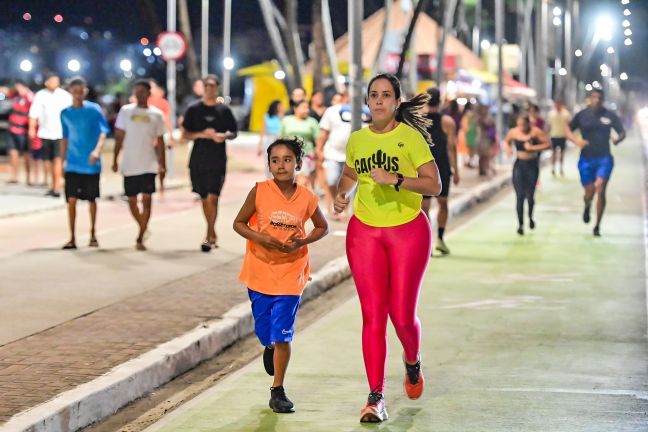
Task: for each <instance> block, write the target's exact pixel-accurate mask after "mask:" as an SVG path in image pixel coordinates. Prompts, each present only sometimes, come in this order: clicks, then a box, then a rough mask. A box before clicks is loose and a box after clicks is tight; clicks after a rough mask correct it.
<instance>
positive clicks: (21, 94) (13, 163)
mask: <svg viewBox="0 0 648 432" xmlns="http://www.w3.org/2000/svg"><path fill="white" fill-rule="evenodd" d="M14 88H15V89H16V91H15V93H14V95H13V98H12V108H11V114H9V133H10V135H11V140H10V141H9V165H10V167H11V177H10V179H9V183H12V184H15V183H18V171H19V170H20V157H21V156H23V158H24V162H25V174H26V181H25V182H26V183H27V184H28V185H29V184H31V179H30V173H29V168H30V165H31V164H30V157H29V156H30V155H29V151H30V146H29V137H28V136H27V129H28V126H29V107H31V104H32V100H34V93H32V91H31V90H30V89H29V87H27V85H26V84H25V83H24V82H23V81H20V80H17V81H16V82H15V83H14Z"/></svg>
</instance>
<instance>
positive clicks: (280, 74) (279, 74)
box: [274, 70, 286, 80]
mask: <svg viewBox="0 0 648 432" xmlns="http://www.w3.org/2000/svg"><path fill="white" fill-rule="evenodd" d="M274 77H275V78H276V79H278V80H283V79H285V78H286V72H284V71H282V70H278V71H276V72H275V73H274Z"/></svg>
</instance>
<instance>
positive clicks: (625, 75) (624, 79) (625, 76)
mask: <svg viewBox="0 0 648 432" xmlns="http://www.w3.org/2000/svg"><path fill="white" fill-rule="evenodd" d="M619 78H621V81H626V80H627V79H628V74H627V73H625V72H622V73H621V75H619Z"/></svg>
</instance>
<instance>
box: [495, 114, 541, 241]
mask: <svg viewBox="0 0 648 432" xmlns="http://www.w3.org/2000/svg"><path fill="white" fill-rule="evenodd" d="M513 147H515V152H516V157H517V158H516V160H515V164H514V165H513V187H514V188H515V197H516V199H517V204H516V208H517V217H518V230H517V232H518V234H520V235H524V200H525V199H526V200H527V204H528V206H529V228H531V229H535V226H536V225H535V221H534V220H533V206H534V205H535V198H534V196H535V190H536V184H537V183H538V174H539V172H540V163H539V160H538V156H539V154H540V153H539V152H540V151H541V150H545V149H548V148H549V141H548V140H547V137H546V136H545V133H544V132H543V131H542V130H541V129H538V128H537V127H534V126H532V125H531V119H530V118H529V115H528V114H522V115H520V116H519V117H518V119H517V126H516V127H514V128H513V129H511V130H509V132H508V134H506V138H504V151H506V154H507V155H508V156H509V157H511V156H512V155H513Z"/></svg>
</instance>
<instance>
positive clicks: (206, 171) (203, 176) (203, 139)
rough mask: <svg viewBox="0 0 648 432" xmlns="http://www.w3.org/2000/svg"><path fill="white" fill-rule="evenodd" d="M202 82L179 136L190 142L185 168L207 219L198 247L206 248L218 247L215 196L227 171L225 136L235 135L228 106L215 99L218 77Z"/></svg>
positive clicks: (218, 195) (218, 192)
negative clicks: (187, 165) (205, 229)
mask: <svg viewBox="0 0 648 432" xmlns="http://www.w3.org/2000/svg"><path fill="white" fill-rule="evenodd" d="M203 84H204V87H205V94H204V96H203V98H202V100H200V101H198V102H195V103H194V104H192V105H190V106H189V108H187V111H186V112H185V115H184V123H183V128H184V131H183V136H184V138H185V139H187V140H189V141H193V142H194V145H193V149H192V150H191V156H190V158H189V172H190V174H191V184H192V187H193V191H194V192H195V193H197V194H198V195H200V199H201V200H202V206H203V213H204V214H205V220H206V221H207V233H206V235H205V240H204V241H203V242H202V244H201V245H200V249H201V250H202V251H203V252H209V251H210V250H211V249H212V248H214V247H218V246H217V243H216V242H217V236H216V217H217V215H218V199H219V197H220V194H221V190H222V189H223V184H224V183H225V174H226V171H227V152H226V151H225V140H228V139H234V138H236V134H237V132H238V128H237V125H236V120H235V119H234V115H232V111H231V110H230V109H229V107H228V106H227V105H225V104H222V103H218V101H217V100H216V98H217V96H218V86H219V84H220V82H219V80H218V77H217V76H216V75H207V76H206V77H204V78H203Z"/></svg>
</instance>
